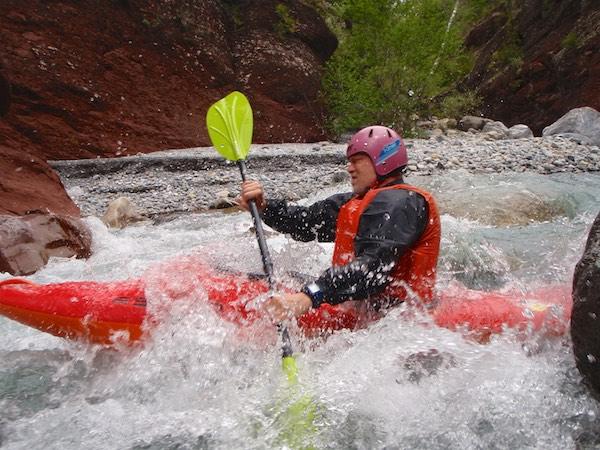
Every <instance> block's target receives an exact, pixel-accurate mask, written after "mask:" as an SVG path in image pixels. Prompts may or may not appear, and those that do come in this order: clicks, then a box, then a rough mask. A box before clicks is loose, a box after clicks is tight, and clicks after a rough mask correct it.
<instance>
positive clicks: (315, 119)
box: [0, 0, 337, 173]
mask: <svg viewBox="0 0 600 450" xmlns="http://www.w3.org/2000/svg"><path fill="white" fill-rule="evenodd" d="M280 5H282V6H280ZM281 11H283V13H282V12H281ZM282 16H285V17H282ZM14 17H26V18H27V20H15V19H14ZM103 18H110V19H106V20H104V19H103ZM98 20H100V21H101V22H102V26H96V25H98V23H97V21H98ZM32 23H36V24H40V26H36V27H35V32H32V31H31V24H32ZM64 23H68V24H69V27H68V29H66V28H64V27H63V26H62V24H64ZM286 24H287V25H286ZM280 25H284V28H285V26H287V29H283V30H279V31H277V30H275V28H277V27H278V26H280ZM0 29H2V30H3V34H2V38H3V39H2V47H3V52H2V59H3V61H2V62H3V64H4V66H5V67H6V68H10V73H7V71H5V70H2V69H0V72H2V73H3V75H4V77H5V78H8V79H10V81H11V82H12V85H13V88H14V89H13V90H12V97H11V101H12V103H11V105H12V106H11V113H12V111H13V110H16V109H17V108H15V106H16V105H18V111H15V114H8V115H6V116H4V118H5V119H6V120H3V121H2V122H0V136H1V138H0V141H4V138H6V139H7V140H10V141H13V142H14V143H15V145H12V143H11V147H12V148H18V149H26V150H27V151H28V152H30V153H31V154H34V155H36V156H38V157H40V158H41V159H43V160H64V159H79V158H95V157H97V156H103V157H114V156H122V155H135V154H137V153H140V152H141V153H148V152H151V151H156V150H164V149H167V148H191V147H197V146H203V145H204V146H207V145H210V141H209V138H208V134H207V132H206V128H205V127H204V126H199V123H200V122H203V121H204V117H205V114H206V111H207V109H208V107H209V106H210V104H212V103H213V102H214V101H215V100H217V99H219V98H220V97H222V96H223V95H224V94H226V93H227V92H230V91H232V90H235V89H244V90H245V91H246V93H247V94H248V95H249V97H250V101H251V104H252V108H253V110H254V114H255V118H256V120H255V122H254V127H255V128H254V138H255V142H302V141H304V142H306V141H308V142H310V141H322V140H324V139H325V138H327V137H328V136H327V134H326V132H325V131H324V130H325V127H324V121H325V115H324V113H323V107H322V102H321V101H320V99H319V97H318V96H317V94H316V92H317V91H318V87H319V86H320V77H321V73H322V71H323V66H324V61H325V60H326V59H327V58H329V57H330V56H331V54H332V53H333V51H334V50H335V48H336V46H337V39H336V38H335V35H334V34H333V33H331V31H329V29H328V28H327V25H326V23H325V21H324V20H323V19H322V18H321V17H320V16H319V14H318V13H317V11H316V10H315V9H314V8H313V7H310V6H306V5H305V4H304V3H303V2H292V1H290V0H283V1H280V0H264V1H260V2H259V1H244V2H229V1H224V0H205V1H201V2H196V1H194V2H192V1H189V0H173V1H165V2H162V1H161V2H155V1H150V0H135V1H133V0H129V1H114V2H108V3H87V2H75V3H72V4H71V3H69V5H67V6H65V7H64V8H63V7H60V8H46V7H45V6H44V4H43V2H41V1H40V0H33V2H16V3H14V2H0ZM73 49H76V50H77V51H76V52H75V53H73V51H72V50H73ZM281 52H283V53H281ZM99 55H100V56H101V58H100V59H101V62H100V63H99V62H98V61H99ZM246 57H250V58H252V60H249V61H246V60H244V58H246ZM17 74H18V76H17ZM17 78H18V89H16V86H17ZM274 80H280V82H279V83H276V82H275V81H274ZM248 87H251V88H252V89H250V90H248ZM271 89H272V90H271ZM4 91H5V89H4V88H3V87H2V81H0V110H5V109H6V107H7V106H6V102H4V99H5V97H4V94H3V92H4ZM0 173H1V172H0Z"/></svg>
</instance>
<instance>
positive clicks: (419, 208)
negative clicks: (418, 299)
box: [262, 180, 429, 304]
mask: <svg viewBox="0 0 600 450" xmlns="http://www.w3.org/2000/svg"><path fill="white" fill-rule="evenodd" d="M393 184H402V181H401V180H400V181H398V182H396V183H392V184H391V185H393ZM352 195H353V194H352V193H345V194H336V195H332V196H331V197H329V198H327V199H325V200H322V201H319V202H316V203H313V204H312V205H310V206H307V207H305V206H297V205H290V204H288V203H287V202H286V201H283V200H267V204H266V208H265V209H264V210H263V212H262V217H263V220H264V221H265V223H266V224H267V225H269V226H270V227H272V228H274V229H275V230H277V231H279V232H281V233H286V234H289V235H290V236H291V237H292V238H293V239H295V240H297V241H303V242H307V241H312V240H318V241H319V242H333V241H334V240H335V232H336V223H337V217H338V213H339V211H340V208H341V207H342V206H343V205H344V204H345V203H346V202H347V201H348V200H350V199H351V198H352ZM428 219H429V214H428V207H427V201H426V200H425V198H424V197H423V196H422V195H420V194H418V193H416V192H414V191H409V190H406V189H390V190H385V191H382V192H380V193H378V194H377V195H376V196H375V198H374V199H373V200H372V202H371V203H370V204H369V205H368V206H367V208H366V209H365V211H364V212H363V214H362V217H361V218H360V223H359V226H358V232H357V234H356V238H355V240H354V248H355V252H356V258H355V259H354V260H353V261H352V262H350V263H348V264H346V265H344V266H339V267H330V268H329V269H327V270H326V271H325V272H323V273H322V274H321V276H320V277H319V278H318V279H317V280H316V283H317V285H318V286H319V288H320V289H321V291H322V292H323V294H324V298H325V302H326V303H331V304H337V303H342V302H344V301H346V300H350V299H352V300H362V299H366V298H368V297H369V296H371V295H373V294H377V293H379V292H381V291H382V290H383V289H384V288H385V286H386V285H387V284H388V283H389V281H390V277H389V276H388V275H389V274H390V273H391V271H392V269H393V268H394V265H395V263H396V261H397V260H398V258H399V256H401V255H402V254H403V253H404V252H405V251H406V250H407V249H408V248H410V247H411V246H412V245H413V244H414V243H415V242H417V240H418V239H419V238H420V237H421V235H422V234H423V232H424V231H425V227H426V226H427V221H428Z"/></svg>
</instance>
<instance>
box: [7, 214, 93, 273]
mask: <svg viewBox="0 0 600 450" xmlns="http://www.w3.org/2000/svg"><path fill="white" fill-rule="evenodd" d="M90 244H91V236H90V234H89V231H88V230H87V229H86V228H85V227H84V226H83V225H82V224H81V222H79V221H78V220H77V219H73V218H69V217H65V216H60V215H55V214H45V213H32V214H28V215H26V216H23V217H16V216H6V215H5V216H0V272H8V273H10V274H12V275H29V274H32V273H34V272H36V271H37V270H39V269H41V268H42V267H44V266H45V265H46V263H47V262H48V259H49V258H50V257H52V256H57V257H64V258H70V257H72V256H76V257H78V258H87V257H88V256H90Z"/></svg>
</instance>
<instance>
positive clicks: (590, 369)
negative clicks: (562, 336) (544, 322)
mask: <svg viewBox="0 0 600 450" xmlns="http://www.w3.org/2000/svg"><path fill="white" fill-rule="evenodd" d="M599 326H600V214H598V216H596V220H595V221H594V224H593V225H592V228H591V229H590V232H589V235H588V239H587V243H586V246H585V250H584V252H583V256H582V257H581V259H580V260H579V262H578V263H577V265H576V266H575V274H574V276H573V310H572V314H571V338H572V341H573V353H574V354H575V361H576V363H577V368H578V369H579V372H580V373H581V375H582V376H583V380H584V382H585V383H586V384H587V385H588V386H589V388H590V389H591V391H592V394H593V395H594V396H595V397H596V399H598V400H600V333H598V329H599Z"/></svg>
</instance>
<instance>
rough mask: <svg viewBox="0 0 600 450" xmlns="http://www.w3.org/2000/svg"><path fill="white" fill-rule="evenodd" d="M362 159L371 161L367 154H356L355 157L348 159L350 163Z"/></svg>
mask: <svg viewBox="0 0 600 450" xmlns="http://www.w3.org/2000/svg"><path fill="white" fill-rule="evenodd" d="M362 159H369V160H370V159H371V157H370V156H369V155H367V154H366V153H355V154H354V155H352V156H350V157H349V158H348V161H360V160H362Z"/></svg>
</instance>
